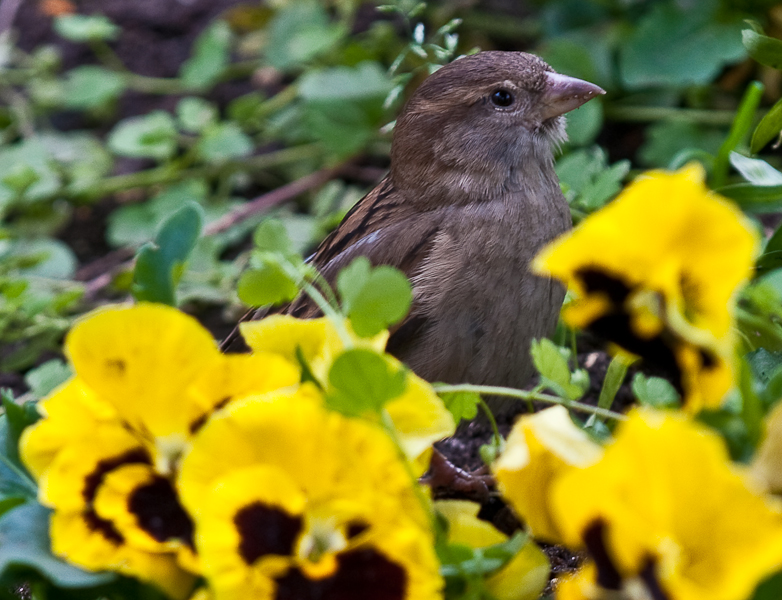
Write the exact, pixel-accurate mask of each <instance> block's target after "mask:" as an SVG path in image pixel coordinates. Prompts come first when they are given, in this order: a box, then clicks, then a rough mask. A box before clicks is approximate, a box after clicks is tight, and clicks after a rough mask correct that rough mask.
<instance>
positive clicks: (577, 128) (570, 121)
mask: <svg viewBox="0 0 782 600" xmlns="http://www.w3.org/2000/svg"><path fill="white" fill-rule="evenodd" d="M602 128H603V105H602V104H601V103H600V101H599V100H592V101H591V102H587V103H586V104H584V105H583V106H581V107H579V108H577V109H576V110H573V111H570V112H569V113H568V114H567V136H568V142H569V143H570V144H571V145H573V146H587V145H589V144H591V143H592V142H594V141H595V138H596V137H597V135H598V134H599V133H600V130H601V129H602Z"/></svg>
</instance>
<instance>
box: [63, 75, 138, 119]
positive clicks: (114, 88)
mask: <svg viewBox="0 0 782 600" xmlns="http://www.w3.org/2000/svg"><path fill="white" fill-rule="evenodd" d="M126 87H127V86H126V83H125V78H124V77H123V76H122V75H120V74H119V73H116V72H114V71H109V70H108V69H104V68H103V67H98V66H94V65H85V66H81V67H76V68H75V69H71V70H70V71H68V73H67V74H66V77H65V86H64V90H65V106H66V107H67V108H73V109H78V110H86V109H90V108H97V107H99V106H103V105H104V104H106V103H108V102H112V101H114V100H116V99H117V98H119V97H120V96H121V95H122V94H123V93H124V92H125V89H126Z"/></svg>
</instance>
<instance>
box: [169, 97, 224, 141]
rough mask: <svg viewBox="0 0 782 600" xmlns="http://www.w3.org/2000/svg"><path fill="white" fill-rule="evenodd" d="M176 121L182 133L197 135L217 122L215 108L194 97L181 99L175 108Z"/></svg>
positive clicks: (209, 103)
mask: <svg viewBox="0 0 782 600" xmlns="http://www.w3.org/2000/svg"><path fill="white" fill-rule="evenodd" d="M176 116H177V121H179V126H180V128H181V129H182V131H187V132H188V133H199V132H200V131H203V130H204V129H206V128H207V127H208V126H210V125H212V124H214V123H215V122H216V121H217V117H218V115H217V107H216V106H215V105H214V104H212V103H211V102H208V101H206V100H204V99H203V98H197V97H195V96H188V97H186V98H182V99H181V100H180V101H179V104H177V106H176Z"/></svg>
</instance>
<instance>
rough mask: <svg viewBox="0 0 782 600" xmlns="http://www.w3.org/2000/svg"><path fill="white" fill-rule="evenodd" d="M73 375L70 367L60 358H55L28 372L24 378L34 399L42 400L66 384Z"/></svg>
mask: <svg viewBox="0 0 782 600" xmlns="http://www.w3.org/2000/svg"><path fill="white" fill-rule="evenodd" d="M72 375H73V370H72V369H71V367H70V366H69V365H67V364H66V363H64V362H63V361H62V360H60V359H59V358H53V359H51V360H47V361H46V362H45V363H43V364H42V365H41V366H39V367H36V368H35V369H31V370H30V371H28V372H27V374H26V375H25V376H24V382H25V383H26V384H27V385H28V386H29V388H30V394H32V396H33V398H36V399H41V398H43V397H45V396H48V395H49V394H50V393H51V392H52V391H54V389H55V388H57V387H59V386H60V385H61V384H63V383H65V382H66V381H67V380H68V379H70V377H71V376H72Z"/></svg>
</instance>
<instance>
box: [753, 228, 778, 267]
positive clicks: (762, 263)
mask: <svg viewBox="0 0 782 600" xmlns="http://www.w3.org/2000/svg"><path fill="white" fill-rule="evenodd" d="M780 267H782V227H778V228H777V230H776V231H775V232H774V235H772V236H771V238H770V239H769V240H768V242H766V247H765V248H764V249H763V254H762V255H761V256H760V258H758V260H757V263H756V264H755V272H756V275H757V276H761V275H765V274H766V273H768V272H769V271H773V270H774V269H778V268H780Z"/></svg>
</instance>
